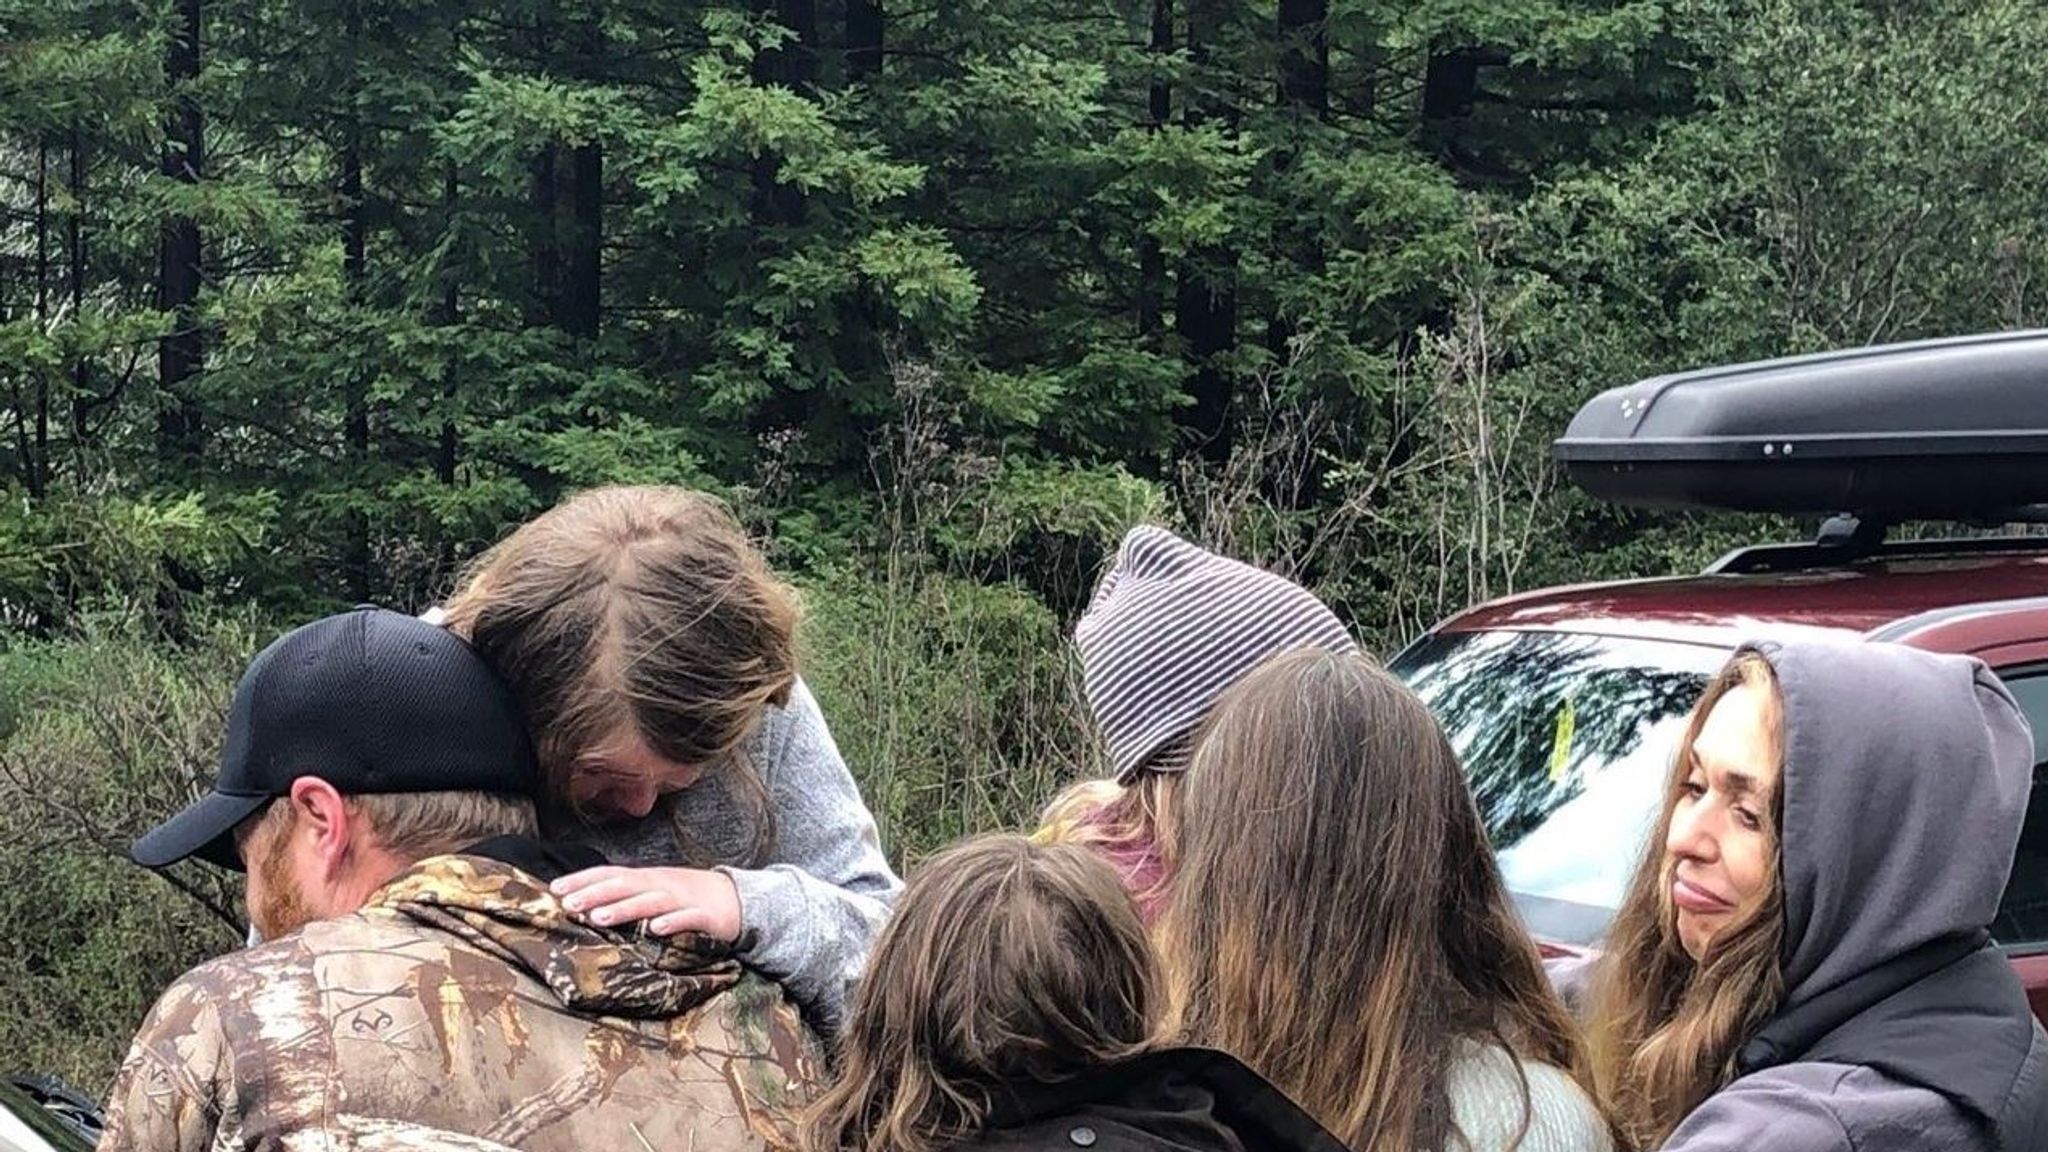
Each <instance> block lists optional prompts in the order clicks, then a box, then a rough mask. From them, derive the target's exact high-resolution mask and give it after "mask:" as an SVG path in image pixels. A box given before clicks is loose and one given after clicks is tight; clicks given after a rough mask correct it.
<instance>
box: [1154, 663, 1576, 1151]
mask: <svg viewBox="0 0 2048 1152" xmlns="http://www.w3.org/2000/svg"><path fill="white" fill-rule="evenodd" d="M1183 799H1184V803H1183V805H1182V813H1181V815H1182V823H1181V858H1180V866H1179V869H1178V871H1177V872H1176V874H1175V877H1174V880H1173V885H1172V888H1171V891H1170V899H1169V901H1168V904H1167V909H1166V913H1165V916H1164V918H1163V919H1162V921H1161V923H1160V926H1159V929H1158V935H1159V941H1160V949H1161V952H1162V954H1163V957H1164V960H1165V965H1166V969H1167V972H1168V983H1169V987H1170V990H1171V996H1170V1008H1169V1012H1168V1019H1167V1029H1166V1034H1167V1035H1169V1036H1173V1037H1177V1038H1180V1039H1184V1040H1185V1041H1186V1042H1188V1043H1194V1044H1204V1045H1210V1046H1213V1047H1217V1048H1221V1049H1223V1050H1224V1051H1227V1052H1230V1053H1232V1054H1234V1055H1236V1056H1238V1057H1239V1058H1241V1059H1243V1060H1244V1061H1245V1062H1246V1063H1247V1064H1249V1065H1250V1066H1251V1067H1252V1068H1254V1069H1256V1070H1257V1071H1259V1072H1261V1073H1263V1074H1264V1075H1266V1076H1267V1077H1268V1078H1270V1079H1271V1080H1272V1081H1273V1082H1274V1083H1275V1084H1277V1085H1278V1086H1279V1087H1280V1088H1281V1089H1282V1090H1283V1091H1285V1092H1286V1093H1287V1094H1288V1095H1289V1096H1291V1097H1293V1098H1294V1099H1295V1100H1296V1101H1298V1102H1299V1103H1300V1104H1301V1105H1302V1106H1303V1107H1305V1108H1306V1109H1307V1110H1308V1111H1309V1112H1310V1113H1311V1114H1312V1115H1314V1116H1316V1117H1317V1118H1318V1119H1320V1120H1321V1121H1322V1122H1323V1124H1324V1125H1325V1126H1326V1127H1328V1128H1329V1129H1330V1130H1331V1131H1332V1132H1334V1133H1336V1135H1337V1136H1338V1138H1339V1139H1341V1140H1342V1141H1343V1142H1344V1143H1345V1145H1346V1146H1348V1147H1349V1148H1351V1149H1353V1150H1354V1152H1438V1150H1444V1152H1451V1150H1466V1152H1506V1150H1508V1149H1520V1150H1522V1152H1567V1150H1571V1152H1579V1150H1586V1152H1605V1150H1606V1149H1608V1148H1609V1147H1610V1146H1611V1142H1610V1135H1609V1130H1608V1126H1607V1124H1606V1122H1605V1120H1604V1119H1603V1118H1602V1116H1601V1115H1600V1113H1599V1111H1598V1110H1597V1109H1596V1108H1595V1107H1594V1105H1593V1102H1592V1100H1591V1098H1590V1096H1589V1094H1588V1093H1587V1091H1586V1090H1585V1084H1584V1081H1583V1079H1582V1077H1581V1075H1580V1072H1581V1069H1582V1060H1581V1055H1580V1050H1579V1044H1578V1039H1577V1035H1576V1033H1575V1032H1574V1030H1573V1027H1572V1024H1571V1021H1570V1019H1569V1018H1568V1017H1567V1015H1566V1013H1565V1010H1564V1007H1563V1005H1562V1004H1561V1003H1560V1002H1559V1001H1558V999H1557V996H1556V994H1555V993H1554V992H1552V991H1551V988H1550V985H1549V983H1548V982H1547V981H1546V980H1545V978H1544V976H1543V972H1542V968H1541V966H1540V964H1539V962H1538V959H1537V954H1536V948H1535V945H1534V944H1533V943H1532V942H1531V941H1530V939H1529V937H1528V935H1527V934H1526V933H1525V932H1524V931H1523V930H1522V927H1521V925H1520V923H1519V921H1518V920H1517V919H1516V916H1515V911H1514V908H1513V907H1512V905H1511V904H1510V903H1509V899H1508V894H1507V890H1506V888H1505V887H1504V886H1503V884H1502V883H1501V878H1500V872H1499V869H1498V868H1497V867H1496V866H1495V865H1494V862H1493V855H1492V852H1491V850H1490V849H1489V846H1488V844H1487V839H1486V833H1485V830H1484V828H1483V826H1482V825H1481V824H1480V820H1479V813H1478V810H1477V808H1476V806H1475V805H1474V803H1473V800H1472V796H1471V793H1470V791H1469V790H1468V788H1467V786H1466V784H1465V781H1464V777H1463V775H1462V773H1461V772H1460V770H1459V765H1458V760H1457V757H1456V755H1455V754H1454V753H1453V752H1452V750H1451V747H1450V744H1449V742H1448V741H1447V740H1446V739H1445V737H1444V734H1443V731H1442V729H1441V728H1440V727H1439V726H1438V725H1437V722H1436V720H1435V718H1434V717H1433V716H1431V715H1430V713H1429V710H1428V708H1427V707H1426V706H1425V705H1424V704H1423V703H1422V701H1421V700H1420V699H1418V698H1417V697H1416V696H1415V694H1414V693H1413V692H1411V691H1410V690H1409V689H1408V688H1407V686H1406V685H1403V684H1402V683H1401V682H1400V681H1399V680H1398V679H1396V678H1395V677H1394V676H1393V675H1392V674H1390V673H1388V672H1387V671H1386V670H1385V669H1384V668H1381V667H1380V666H1379V665H1378V664H1376V663H1375V662H1373V661H1372V660H1371V659H1369V658H1368V657H1365V656H1363V655H1359V654H1355V653H1331V652H1324V651H1315V650H1305V651H1295V652H1289V653H1286V654H1283V655H1281V656H1278V657H1275V658H1274V659H1272V660H1270V661H1268V662H1267V663H1266V664H1264V665H1262V666H1261V667H1260V668H1259V669H1258V670H1257V671H1255V672H1253V673H1252V674H1251V675H1250V676H1248V677H1246V678H1244V679H1243V680H1242V681H1240V682H1239V683H1238V684H1237V685H1236V686H1235V687H1233V688H1232V689H1230V691H1228V692H1226V693H1225V694H1224V695H1223V698H1222V699H1221V700H1220V701H1219V702H1218V703H1217V705H1216V710H1215V713H1214V714H1213V715H1212V716H1211V717H1210V720H1209V723H1208V725H1207V726H1206V727H1205V728H1204V730H1203V732H1202V735H1201V737H1200V738H1199V740H1198V741H1197V743H1196V747H1195V753H1194V760H1193V763H1192V765H1191V766H1190V767H1189V769H1188V781H1187V791H1186V794H1185V796H1184V798H1183Z"/></svg>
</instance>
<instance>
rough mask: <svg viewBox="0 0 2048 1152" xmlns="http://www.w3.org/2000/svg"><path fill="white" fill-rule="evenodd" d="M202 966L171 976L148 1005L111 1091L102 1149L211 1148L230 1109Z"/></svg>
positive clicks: (223, 1047) (168, 1151)
mask: <svg viewBox="0 0 2048 1152" xmlns="http://www.w3.org/2000/svg"><path fill="white" fill-rule="evenodd" d="M203 981H204V976H203V970H201V971H200V972H195V973H193V974H192V975H188V976H186V977H185V978H183V979H181V980H179V981H178V982H177V983H175V984H172V985H171V986H170V988H169V989H167V990H166V991H165V992H164V994H163V997H162V998H161V999H159V1000H158V1001H157V1003H156V1007H155V1008H153V1009H151V1010H150V1013H149V1017H148V1018H147V1019H146V1020H144V1021H143V1024H142V1029H141V1031H140V1032H138V1033H137V1034H136V1036H135V1042H134V1044H133V1045H131V1046H130V1047H129V1049H128V1058H127V1059H126V1060H124V1061H123V1062H122V1064H121V1071H120V1073H119V1075H117V1076H116V1077H115V1079H114V1088H113V1091H112V1093H111V1094H110V1095H109V1096H108V1098H107V1113H106V1127H105V1129H104V1133H103V1135H102V1136H101V1137H100V1143H99V1148H100V1152H208V1150H209V1149H211V1148H213V1147H214V1146H215V1140H216V1138H217V1136H218V1135H219V1128H220V1124H221V1120H222V1118H223V1116H224V1115H226V1114H228V1113H229V1112H230V1111H232V1109H233V1106H234V1102H233V1100H232V1095H233V1093H234V1079H233V1077H232V1076H231V1075H229V1072H228V1067H229V1060H228V1053H227V1044H226V1038H225V1036H224V1035H223V1034H222V1032H221V1021H220V1016H219V1014H218V1013H216V1012H215V1011H214V1010H213V1006H212V1004H211V1003H210V1001H209V998H208V996H207V995H206V992H205V988H204V984H203Z"/></svg>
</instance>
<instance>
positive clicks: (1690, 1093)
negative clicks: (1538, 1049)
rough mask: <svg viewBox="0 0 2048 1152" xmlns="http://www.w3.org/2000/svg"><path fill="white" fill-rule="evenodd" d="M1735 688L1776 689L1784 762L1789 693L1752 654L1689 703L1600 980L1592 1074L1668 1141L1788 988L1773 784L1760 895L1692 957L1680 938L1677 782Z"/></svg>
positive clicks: (1774, 727) (1630, 1116)
mask: <svg viewBox="0 0 2048 1152" xmlns="http://www.w3.org/2000/svg"><path fill="white" fill-rule="evenodd" d="M1738 687H1749V688H1755V689H1759V690H1761V691H1763V692H1765V693H1767V694H1768V695H1769V699H1770V702H1769V704H1768V706H1767V709H1766V712H1765V716H1766V720H1765V723H1766V724H1767V725H1768V726H1769V739H1770V741H1771V745H1772V748H1773V749H1774V751H1773V755H1774V756H1776V757H1777V759H1778V761H1779V763H1780V764H1781V765H1782V764H1783V762H1784V755H1785V753H1784V718H1783V711H1784V707H1783V703H1782V701H1781V700H1780V698H1779V695H1778V684H1777V677H1776V675H1775V674H1774V673H1773V672H1772V671H1771V666H1770V664H1769V662H1767V661H1766V660H1765V659H1764V658H1763V657H1762V656H1760V655H1758V654H1757V653H1754V652H1744V653H1742V654H1740V655H1739V656H1737V657H1736V658H1735V659H1733V660H1731V661H1730V662H1729V663H1728V664H1727V665H1726V666H1725V667H1723V668H1722V670H1721V672H1720V674H1719V675H1717V676H1716V677H1715V678H1714V679H1713V681H1712V682H1710V683H1709V684H1708V685H1707V688H1706V691H1705V693H1703V694H1702V695H1701V696H1700V700H1699V703H1698V704H1697V705H1695V706H1694V707H1693V711H1692V716H1691V718H1690V720H1688V722H1687V724H1686V729H1685V735H1684V738H1683V740H1682V741H1681V742H1680V744H1679V746H1678V755H1677V756H1676V757H1675V758H1674V759H1673V761H1672V766H1671V770H1670V775H1669V779H1668V780H1667V782H1666V789H1665V801H1664V808H1663V811H1662V813H1661V814H1660V815H1659V817H1658V819H1657V824H1656V828H1655V830H1654V831H1653V832H1652V833H1651V835H1650V839H1649V841H1648V843H1647V845H1646V846H1645V847H1644V849H1643V857H1642V861H1641V862H1640V863H1639V864H1637V866H1636V871H1635V875H1634V877H1633V878H1632V879H1631V880H1630V882H1629V887H1628V892H1627V895H1626V896H1625V897H1624V898H1623V900H1622V904H1621V908H1620V909H1619V910H1618V911H1617V912H1616V913H1615V917H1614V923H1613V925H1612V926H1611V927H1610V928H1609V929H1608V936H1607V952H1606V954H1605V955H1604V956H1603V957H1602V959H1601V962H1600V966H1599V969H1598V972H1597V974H1596V976H1595V978H1594V982H1593V989H1592V1023H1591V1027H1590V1029H1589V1033H1588V1035H1589V1041H1590V1047H1591V1050H1592V1063H1593V1073H1594V1081H1595V1084H1596V1085H1597V1087H1598V1090H1599V1092H1600V1096H1601V1099H1602V1101H1603V1102H1604V1103H1605V1104H1606V1105H1607V1106H1608V1107H1609V1108H1610V1109H1611V1110H1612V1112H1613V1114H1614V1116H1615V1118H1616V1120H1617V1122H1618V1125H1619V1127H1620V1128H1621V1130H1622V1132H1623V1134H1624V1136H1625V1137H1626V1139H1627V1140H1628V1142H1629V1143H1631V1144H1633V1145H1634V1146H1636V1147H1642V1148H1648V1147H1654V1146H1657V1145H1660V1144H1662V1143H1663V1142H1664V1140H1665V1139H1666V1138H1667V1137H1668V1136H1670V1135H1671V1133H1672V1131H1673V1130H1674V1129H1676V1128H1677V1127H1678V1125H1679V1122H1680V1121H1682V1120H1684V1119H1685V1117H1686V1115H1687V1114H1688V1113H1690V1112H1691V1111H1692V1110H1693V1109H1694V1108H1696V1107H1698V1106H1699V1104H1700V1103H1701V1102H1702V1101H1704V1100H1705V1099H1706V1098H1707V1097H1708V1096H1710V1095H1712V1094H1713V1093H1715V1092H1716V1091H1718V1090H1720V1088H1721V1087H1722V1086H1723V1085H1725V1084H1727V1083H1728V1082H1729V1081H1730V1080H1732V1079H1733V1078H1734V1076H1735V1057H1736V1054H1737V1052H1738V1051H1739V1050H1740V1049H1741V1047H1742V1045H1743V1043H1744V1042H1745V1041H1746V1040H1748V1039H1749V1037H1750V1036H1752V1035H1754V1034H1755V1033H1756V1030H1757V1029H1758V1028H1760V1027H1762V1026H1763V1024H1764V1023H1765V1022H1766V1021H1768V1020H1769V1019H1770V1017H1771V1014H1772V1013H1774V1012H1775V1011H1777V1008H1778V1005H1779V1003H1780V1002H1781V1001H1782V1000H1783V998H1784V994H1785V988H1784V973H1783V970H1782V961H1781V958H1780V955H1779V953H1780V949H1781V947H1782V944H1783V941H1784V934H1785V912H1784V889H1783V887H1782V886H1781V884H1780V881H1779V875H1778V827H1779V823H1780V821H1781V820H1782V811H1783V798H1782V797H1783V792H1784V790H1783V788H1782V787H1780V788H1773V789H1772V790H1771V800H1770V803H1769V805H1767V807H1768V809H1769V810H1770V813H1771V815H1770V817H1769V819H1768V820H1767V821H1766V822H1765V831H1766V835H1767V836H1768V840H1769V857H1768V858H1769V861H1770V865H1769V868H1770V870H1769V874H1768V876H1767V879H1766V888H1765V895H1764V899H1763V901H1762V903H1761V904H1760V905H1759V906H1758V907H1757V908H1755V909H1754V910H1753V911H1751V912H1750V913H1749V914H1748V915H1747V916H1745V917H1743V918H1742V919H1741V920H1739V921H1737V922H1735V923H1734V924H1731V925H1730V926H1729V927H1728V928H1727V929H1725V930H1724V931H1722V932H1719V933H1716V934H1715V936H1714V939H1713V941H1712V943H1711V945H1710V946H1709V948H1708V952H1707V955H1706V956H1705V957H1704V958H1702V959H1700V960H1698V961H1695V960H1694V959H1693V958H1692V956H1691V955H1690V954H1688V953H1687V952H1686V950H1685V946H1684V944H1683V943H1682V942H1681V941H1680V940H1679V937H1678V917H1677V911H1676V909H1675V908H1674V907H1673V905H1672V903H1671V875H1670V869H1671V865H1670V863H1669V861H1668V859H1667V856H1668V853H1667V851H1666V848H1665V843H1666V841H1667V839H1668V838H1669V836H1670V833H1671V818H1672V813H1673V812H1674V811H1675V810H1676V807H1677V802H1678V797H1679V791H1680V789H1681V787H1682V786H1683V785H1684V783H1685V781H1686V779H1687V778H1688V777H1689V776H1690V774H1691V757H1692V745H1693V741H1694V740H1695V739H1697V738H1698V736H1699V733H1700V728H1701V727H1702V726H1703V725H1704V724H1705V723H1706V720H1707V715H1708V714H1709V713H1711V712H1712V711H1713V709H1714V706H1715V705H1716V704H1718V703H1720V701H1721V699H1722V698H1723V697H1724V696H1726V695H1727V694H1728V693H1729V692H1731V691H1733V690H1734V689H1736V688H1738Z"/></svg>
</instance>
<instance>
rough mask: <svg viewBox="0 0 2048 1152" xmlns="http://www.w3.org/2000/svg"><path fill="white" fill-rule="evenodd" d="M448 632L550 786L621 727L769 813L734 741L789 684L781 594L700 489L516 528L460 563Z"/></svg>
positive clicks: (651, 490) (629, 494)
mask: <svg viewBox="0 0 2048 1152" xmlns="http://www.w3.org/2000/svg"><path fill="white" fill-rule="evenodd" d="M444 610H445V612H446V624H447V626H448V627H449V629H450V630H452V631H453V632H455V633H456V634H457V635H459V636H461V637H463V638H464V639H466V640H468V641H469V642H470V644H471V646H473V647H474V648H475V649H476V650H477V652H478V653H480V654H481V655H482V656H483V657H484V658H485V659H486V660H487V661H489V662H490V664H491V666H492V667H493V668H494V669H495V670H496V671H497V673H498V675H499V676H501V677H502V678H504V680H505V681H506V682H507V683H508V684H510V685H511V687H512V689H513V692H514V693H515V694H516V695H517V697H518V699H519V703H520V707H521V708H522V709H523V710H524V712H525V715H526V720H527V724H528V726H529V727H530V729H531V730H532V732H533V734H534V744H535V750H536V752H537V753H538V754H539V757H540V763H541V770H542V773H543V775H544V777H545V778H546V780H547V783H548V787H549V789H550V791H551V792H552V793H553V794H554V795H555V796H556V797H558V798H566V797H568V796H569V795H570V790H569V787H568V782H569V780H570V778H571V777H572V776H573V775H574V774H575V773H576V772H578V771H579V770H580V767H581V760H582V758H583V757H585V756H587V755H588V754H589V753H590V752H591V751H592V750H593V749H595V748H598V747H600V746H601V745H602V744H603V743H604V742H605V741H607V740H609V739H611V738H613V737H614V736H616V735H617V734H618V733H619V732H620V731H621V730H622V729H628V728H630V729H631V730H632V731H636V732H637V733H638V734H639V735H640V736H641V737H642V738H643V739H644V740H645V741H646V742H647V745H648V747H649V748H651V749H652V750H653V751H654V752H656V753H658V754H659V755H661V756H663V757H665V758H667V759H669V760H672V761H674V762H676V763H680V764H688V765H695V766H700V767H705V768H718V769H720V770H722V771H725V772H726V773H727V774H728V775H729V776H734V777H737V778H738V782H739V783H740V784H741V786H742V787H743V788H745V789H746V790H748V791H750V792H751V793H753V795H754V799H755V801H756V804H755V808H756V816H757V820H756V822H755V831H756V837H755V844H754V848H753V851H752V853H751V854H752V855H755V856H758V855H759V854H760V853H761V852H762V851H763V850H764V849H765V844H766V841H767V839H768V838H769V837H770V836H772V832H771V831H770V829H769V819H768V817H769V813H768V811H767V805H766V797H765V794H764V790H763V789H762V788H761V785H760V781H759V780H758V778H756V777H755V776H754V775H753V773H752V771H751V770H750V768H749V767H748V766H747V765H746V763H745V759H744V756H743V755H742V754H741V753H742V748H743V745H744V744H745V742H746V740H747V739H748V737H750V736H751V735H752V734H753V732H754V731H755V729H756V728H757V727H758V726H759V724H760V722H761V717H762V715H763V713H764V712H765V710H766V709H767V708H768V707H770V706H776V707H780V706H782V705H785V704H787V703H788V702H789V698H790V693H791V690H792V688H793V686H794V685H795V683H796V677H797V671H796V627H797V622H798V618H799V610H798V605H797V599H796V595H795V593H794V592H793V591H792V590H791V589H790V588H789V586H788V585H786V584H784V583H783V582H782V581H781V580H779V579H777V578H776V576H775V574H774V572H773V571H772V570H770V568H769V567H768V562H767V560H766V559H764V558H763V557H762V556H761V554H760V552H759V551H757V550H756V549H755V548H754V546H753V544H752V543H751V542H750V541H749V540H748V539H747V535H746V532H745V531H744V530H743V529H742V528H741V527H740V525H739V523H738V521H736V520H734V519H733V517H732V515H731V513H729V512H728V511H727V510H726V509H725V507H724V506H723V505H722V504H720V503H719V502H718V501H717V500H715V499H714V498H712V497H710V496H707V495H705V494H703V493H701V492H692V491H690V490H688V489H685V488H673V487H610V488H596V489H592V490H590V491H587V492H583V493H579V494H578V495H576V496H573V497H571V498H570V499H568V500H566V501H564V502H563V503H561V504H559V505H557V506H556V507H554V508H553V509H551V510H549V511H547V512H544V513H542V514H541V515H540V516H538V517H536V518H534V519H533V520H531V521H529V522H527V523H526V524H524V525H522V526H521V527H520V528H519V529H517V530H516V531H514V532H513V533H512V534H511V535H510V536H508V537H506V538H505V539H504V540H503V541H501V542H499V543H498V544H497V545H496V546H495V547H493V548H492V549H490V550H489V551H488V552H486V553H484V554H483V555H482V556H480V557H478V558H477V560H476V561H475V562H474V563H472V564H471V565H470V566H469V568H468V569H467V570H466V572H465V573H464V576H463V580H462V582H461V587H460V588H459V589H458V590H457V591H456V593H455V594H454V596H452V597H450V598H449V600H448V602H447V604H446V605H444Z"/></svg>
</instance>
